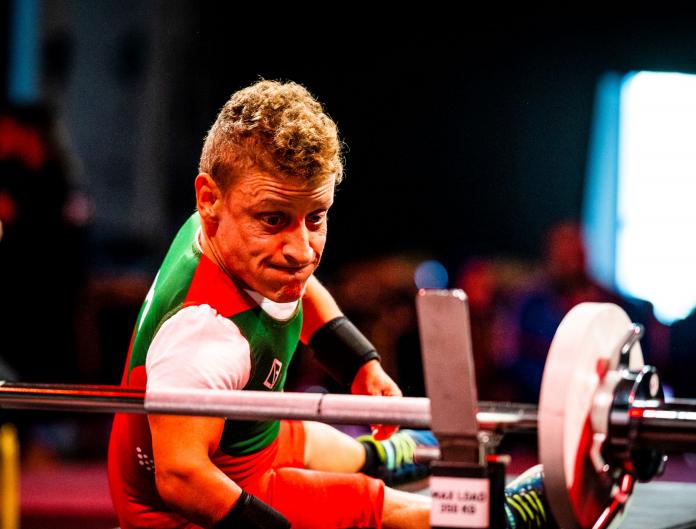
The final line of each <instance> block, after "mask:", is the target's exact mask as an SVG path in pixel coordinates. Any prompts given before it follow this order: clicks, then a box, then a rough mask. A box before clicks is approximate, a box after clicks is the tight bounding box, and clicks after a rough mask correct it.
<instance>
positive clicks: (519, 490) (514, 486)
mask: <svg viewBox="0 0 696 529" xmlns="http://www.w3.org/2000/svg"><path fill="white" fill-rule="evenodd" d="M505 516H506V518H507V528H508V529H542V528H543V529H555V528H557V527H558V526H557V525H556V523H555V521H554V520H553V517H552V515H551V511H550V510H549V506H548V503H547V501H546V495H545V493H544V471H543V467H542V466H541V465H535V466H533V467H531V468H528V469H527V470H525V471H524V472H523V473H522V474H520V475H519V476H518V477H517V478H515V479H514V480H513V481H511V482H510V483H509V484H508V485H507V486H506V487H505Z"/></svg>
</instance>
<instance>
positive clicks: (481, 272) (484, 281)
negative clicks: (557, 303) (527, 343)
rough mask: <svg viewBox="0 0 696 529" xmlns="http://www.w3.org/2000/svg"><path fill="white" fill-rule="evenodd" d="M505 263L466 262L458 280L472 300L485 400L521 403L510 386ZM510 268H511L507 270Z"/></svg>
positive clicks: (475, 347)
mask: <svg viewBox="0 0 696 529" xmlns="http://www.w3.org/2000/svg"><path fill="white" fill-rule="evenodd" d="M505 266H506V265H505V263H503V262H502V261H495V260H492V259H485V258H483V257H474V258H471V259H469V260H468V261H466V262H465V263H464V264H463V265H462V266H461V267H460V270H459V273H458V274H457V277H456V279H455V285H454V286H455V287H456V288H461V289H462V290H463V291H464V292H465V293H466V295H467V298H468V300H469V316H470V321H471V342H472V348H473V353H474V365H475V367H476V385H477V388H478V396H479V398H480V399H481V400H497V401H510V400H517V395H516V394H515V386H514V384H510V381H509V379H510V377H511V373H510V354H509V352H510V349H511V345H510V343H509V340H510V337H511V336H514V335H515V333H514V330H513V329H512V327H511V325H512V324H511V322H510V321H509V320H510V318H509V313H510V309H509V305H510V303H509V300H510V285H509V279H508V278H507V274H506V273H505V272H506V271H505ZM507 268H509V266H508V267H507Z"/></svg>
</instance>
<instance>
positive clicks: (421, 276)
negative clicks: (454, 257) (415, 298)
mask: <svg viewBox="0 0 696 529" xmlns="http://www.w3.org/2000/svg"><path fill="white" fill-rule="evenodd" d="M413 280H414V281H415V283H416V287H417V288H447V284H448V282H449V276H448V275H447V270H446V269H445V267H444V266H443V264H442V263H441V262H440V261H434V260H428V261H423V262H422V263H421V264H419V265H418V266H417V267H416V272H415V273H414V274H413Z"/></svg>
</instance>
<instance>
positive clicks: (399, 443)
mask: <svg viewBox="0 0 696 529" xmlns="http://www.w3.org/2000/svg"><path fill="white" fill-rule="evenodd" d="M357 440H358V441H360V442H361V443H363V444H364V445H365V446H366V449H368V450H371V452H372V453H373V454H374V455H375V456H376V457H375V460H376V461H375V463H374V464H373V465H371V467H372V468H369V466H368V468H367V469H363V472H365V473H366V474H368V475H371V476H373V477H377V478H380V479H381V480H383V481H384V483H385V484H387V485H390V486H392V485H402V484H404V483H409V482H412V481H417V480H419V479H423V478H425V477H427V476H429V475H430V465H429V464H428V463H419V462H417V461H416V460H415V453H416V448H417V447H419V446H428V447H436V446H438V443H437V439H435V436H434V435H433V434H432V432H430V431H428V430H399V431H398V432H396V433H395V434H394V435H392V436H391V437H390V438H389V439H388V440H386V441H377V440H375V439H374V438H373V437H372V436H371V435H363V436H360V437H358V438H357Z"/></svg>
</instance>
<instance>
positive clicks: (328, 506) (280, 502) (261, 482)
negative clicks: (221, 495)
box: [109, 421, 384, 529]
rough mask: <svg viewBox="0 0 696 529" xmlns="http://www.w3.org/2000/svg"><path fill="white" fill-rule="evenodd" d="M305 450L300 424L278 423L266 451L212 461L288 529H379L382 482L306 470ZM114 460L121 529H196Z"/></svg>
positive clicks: (150, 477)
mask: <svg viewBox="0 0 696 529" xmlns="http://www.w3.org/2000/svg"><path fill="white" fill-rule="evenodd" d="M304 449H305V432H304V426H303V424H302V422H300V421H281V426H280V433H279V435H278V439H277V440H276V441H275V442H274V443H273V444H272V445H271V446H269V447H267V448H265V449H263V450H261V451H259V452H257V453H255V454H250V455H247V456H242V457H230V456H227V455H224V454H221V453H219V452H218V453H217V454H215V455H214V456H213V458H212V459H213V462H214V463H215V464H216V465H217V466H218V467H219V468H220V469H221V470H222V471H223V472H224V473H225V474H227V475H228V476H229V477H230V478H231V479H232V480H234V481H235V482H236V483H237V484H238V485H239V486H240V487H242V488H243V489H244V490H246V491H247V492H248V493H250V494H253V495H254V496H257V497H258V498H260V499H261V500H263V501H265V502H266V503H268V504H269V505H271V506H272V507H273V508H275V509H277V510H278V511H280V512H281V513H282V514H283V515H284V516H285V517H286V518H288V520H290V522H291V523H292V527H293V529H333V528H335V529H348V528H376V529H380V528H381V526H382V508H383V506H384V483H382V481H380V480H377V479H373V478H370V477H367V476H365V475H364V474H358V473H354V474H353V473H337V472H321V471H315V470H306V469H304V468H303V466H304ZM116 455H118V454H117V453H116V451H114V452H113V456H114V457H110V459H109V466H110V469H109V470H110V472H109V473H110V478H111V481H112V483H111V486H112V497H113V498H114V506H115V507H116V510H117V514H118V515H119V518H120V523H121V527H124V528H130V527H139V528H145V527H148V528H177V529H194V528H198V526H197V525H195V524H191V523H187V522H186V520H184V519H183V518H182V517H181V516H179V515H177V514H176V513H174V512H172V511H170V510H168V508H167V507H166V506H165V505H164V504H163V503H162V501H161V499H159V495H158V494H157V490H156V487H155V484H154V479H153V478H154V475H153V474H152V473H149V474H147V473H146V476H147V477H148V480H147V481H145V482H141V481H136V480H133V479H129V480H123V479H122V477H121V474H123V473H124V472H125V470H126V469H127V465H125V466H124V465H123V462H124V461H125V462H127V461H128V459H127V458H125V457H124V458H118V457H115V456H116ZM135 467H136V468H137V469H139V470H142V467H141V466H140V465H135ZM137 483H140V484H139V485H138V484H137Z"/></svg>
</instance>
